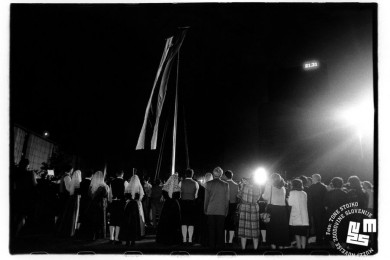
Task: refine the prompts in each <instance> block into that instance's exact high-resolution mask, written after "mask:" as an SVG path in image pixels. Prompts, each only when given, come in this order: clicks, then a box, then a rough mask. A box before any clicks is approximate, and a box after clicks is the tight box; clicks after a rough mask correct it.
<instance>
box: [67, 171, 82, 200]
mask: <svg viewBox="0 0 390 260" xmlns="http://www.w3.org/2000/svg"><path fill="white" fill-rule="evenodd" d="M80 183H81V171H80V170H76V171H74V172H73V174H72V178H71V182H70V194H71V195H72V194H74V191H75V190H76V189H78V188H80Z"/></svg>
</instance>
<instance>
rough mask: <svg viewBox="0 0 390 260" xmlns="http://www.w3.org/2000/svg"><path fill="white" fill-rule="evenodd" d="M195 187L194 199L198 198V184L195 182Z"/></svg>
mask: <svg viewBox="0 0 390 260" xmlns="http://www.w3.org/2000/svg"><path fill="white" fill-rule="evenodd" d="M195 187H196V190H195V199H197V198H198V191H199V184H198V183H197V182H195Z"/></svg>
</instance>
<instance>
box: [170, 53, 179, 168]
mask: <svg viewBox="0 0 390 260" xmlns="http://www.w3.org/2000/svg"><path fill="white" fill-rule="evenodd" d="M179 60H180V49H179V50H178V52H177V64H176V90H175V114H174V117H173V140H172V142H173V146H172V172H171V174H175V162H176V130H177V103H178V95H177V90H178V86H179Z"/></svg>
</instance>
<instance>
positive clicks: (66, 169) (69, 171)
mask: <svg viewBox="0 0 390 260" xmlns="http://www.w3.org/2000/svg"><path fill="white" fill-rule="evenodd" d="M72 172H73V167H72V165H70V164H67V165H65V167H64V173H65V174H72Z"/></svg>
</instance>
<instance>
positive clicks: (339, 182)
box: [330, 177, 344, 189]
mask: <svg viewBox="0 0 390 260" xmlns="http://www.w3.org/2000/svg"><path fill="white" fill-rule="evenodd" d="M330 184H331V185H332V187H333V188H334V189H341V188H342V187H343V185H344V181H343V179H342V178H340V177H334V178H333V179H332V180H331V181H330Z"/></svg>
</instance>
